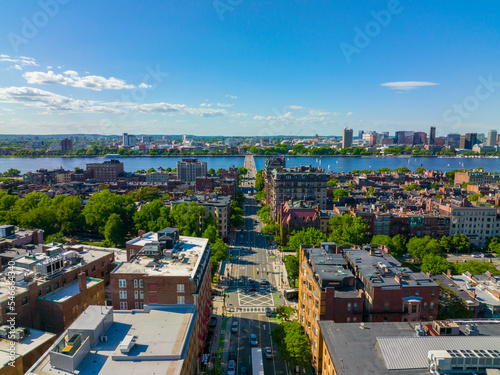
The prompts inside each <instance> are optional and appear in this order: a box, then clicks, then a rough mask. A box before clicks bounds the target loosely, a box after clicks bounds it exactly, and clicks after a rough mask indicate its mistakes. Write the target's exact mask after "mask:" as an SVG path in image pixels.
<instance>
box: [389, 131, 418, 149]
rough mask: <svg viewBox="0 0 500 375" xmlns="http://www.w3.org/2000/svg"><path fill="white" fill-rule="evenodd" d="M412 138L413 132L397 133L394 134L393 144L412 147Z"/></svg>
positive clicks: (413, 136)
mask: <svg viewBox="0 0 500 375" xmlns="http://www.w3.org/2000/svg"><path fill="white" fill-rule="evenodd" d="M414 138H415V132H413V131H408V130H407V131H398V132H396V137H395V140H394V143H397V144H399V145H404V146H413V141H414Z"/></svg>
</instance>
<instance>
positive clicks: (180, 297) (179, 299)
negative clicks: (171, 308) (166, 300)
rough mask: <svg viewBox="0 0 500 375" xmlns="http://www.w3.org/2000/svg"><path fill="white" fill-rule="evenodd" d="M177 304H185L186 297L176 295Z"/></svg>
mask: <svg viewBox="0 0 500 375" xmlns="http://www.w3.org/2000/svg"><path fill="white" fill-rule="evenodd" d="M177 304H178V305H185V304H186V298H184V296H177Z"/></svg>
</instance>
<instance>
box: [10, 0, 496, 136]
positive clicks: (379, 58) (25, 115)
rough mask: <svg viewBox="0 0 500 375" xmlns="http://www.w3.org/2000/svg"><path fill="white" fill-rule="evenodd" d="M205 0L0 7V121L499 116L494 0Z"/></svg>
mask: <svg viewBox="0 0 500 375" xmlns="http://www.w3.org/2000/svg"><path fill="white" fill-rule="evenodd" d="M221 1H222V0H221ZM222 3H223V4H226V2H225V1H222ZM236 3H238V4H237V5H236ZM214 4H215V3H214V2H212V1H202V0H193V2H191V3H190V4H189V5H186V3H185V2H181V1H172V2H168V3H163V2H160V3H152V4H147V6H146V5H145V4H144V3H140V2H128V3H114V2H111V3H109V2H108V3H79V2H66V1H62V0H52V1H47V2H43V1H42V2H30V3H23V4H21V3H19V2H8V3H5V4H2V7H3V12H2V15H1V16H0V20H1V21H2V22H0V35H2V37H1V38H0V82H1V83H0V133H2V134H19V135H23V134H26V135H27V134H40V135H43V134H76V133H81V134H101V135H112V134H116V135H118V134H121V133H123V132H128V133H130V134H193V135H196V136H210V135H221V136H250V137H252V136H256V137H268V136H278V135H284V136H287V135H290V136H296V135H300V136H304V135H306V136H307V135H310V136H311V135H314V134H315V133H317V134H319V135H320V136H326V135H336V136H341V135H342V132H343V129H344V128H346V127H347V128H349V129H352V130H353V132H354V134H358V131H360V130H365V131H369V130H370V131H377V132H379V133H380V132H387V131H388V132H390V134H391V136H392V134H394V133H395V132H396V131H400V130H409V131H410V130H411V131H415V132H427V133H429V128H430V127H431V126H435V127H436V134H435V136H436V137H442V136H446V135H447V134H448V133H460V134H465V133H470V132H474V133H484V134H488V132H489V131H490V130H495V129H498V125H497V123H498V119H499V117H500V116H499V115H500V109H499V108H500V106H498V102H499V99H500V89H499V88H500V68H499V67H498V64H497V61H499V60H500V50H499V49H498V48H497V45H496V44H497V43H496V41H497V40H498V30H500V4H498V3H495V2H487V3H484V4H480V5H478V4H472V3H469V2H466V1H456V2H453V3H450V4H442V3H439V4H436V3H435V2H430V1H421V2H410V1H389V2H381V3H377V4H374V3H372V2H369V1H366V0H362V1H358V2H347V3H323V2H318V3H310V2H303V1H299V0H296V1H292V2H288V3H286V4H285V3H283V4H281V3H266V4H256V3H253V2H232V3H231V4H232V5H229V4H226V6H225V7H217V6H214ZM89 20H92V21H91V22H90V23H89ZM90 24H91V27H89V25H90Z"/></svg>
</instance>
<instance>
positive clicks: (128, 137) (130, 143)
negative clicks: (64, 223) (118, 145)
mask: <svg viewBox="0 0 500 375" xmlns="http://www.w3.org/2000/svg"><path fill="white" fill-rule="evenodd" d="M136 143H137V137H136V136H135V135H132V134H128V133H123V147H135V144H136Z"/></svg>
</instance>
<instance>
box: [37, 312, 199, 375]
mask: <svg viewBox="0 0 500 375" xmlns="http://www.w3.org/2000/svg"><path fill="white" fill-rule="evenodd" d="M92 307H94V306H92ZM101 308H103V307H101V306H99V307H98V310H95V311H94V310H86V311H85V313H84V314H82V315H81V316H80V317H79V318H78V319H77V320H76V321H75V322H74V323H73V324H72V325H71V326H70V327H69V328H68V329H74V330H76V331H78V330H80V329H81V331H82V332H87V330H91V331H92V330H94V329H96V328H97V326H98V325H99V324H100V322H101V321H102V319H103V317H104V316H105V315H103V314H102V313H101V311H99V309H101ZM194 321H195V309H194V306H192V305H182V306H179V305H163V306H162V305H157V306H147V305H146V306H144V310H132V311H124V310H120V311H113V323H112V324H111V325H110V326H109V328H108V329H107V331H106V336H107V341H106V342H102V341H100V340H99V341H97V343H96V345H95V346H93V347H91V348H90V352H88V353H87V354H86V356H85V357H84V358H83V360H82V361H81V362H80V363H79V365H78V367H77V368H76V370H75V372H70V371H67V370H64V369H61V368H56V367H53V366H52V365H51V362H50V361H51V358H50V354H49V353H50V350H49V351H48V352H46V353H45V354H44V355H43V357H42V358H41V359H40V360H39V361H38V362H37V363H36V364H35V365H34V366H33V367H32V368H31V369H30V371H28V374H44V375H66V374H68V375H69V374H74V373H77V374H79V375H95V374H106V375H128V374H130V375H132V374H172V375H174V374H180V373H181V369H182V364H183V362H184V357H185V355H186V350H187V346H188V344H189V339H190V337H191V334H192V332H193V329H194ZM65 334H67V333H66V332H65V333H64V334H63V336H64V335H65ZM127 335H133V336H135V337H136V340H135V345H134V346H133V347H132V349H131V350H130V351H129V352H128V353H123V352H121V350H120V343H122V341H124V339H125V338H126V336H127ZM63 336H61V338H62V337H63ZM58 341H60V340H58ZM56 345H57V341H56V344H55V345H53V347H52V348H51V350H53V349H54V348H55V346H56Z"/></svg>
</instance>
